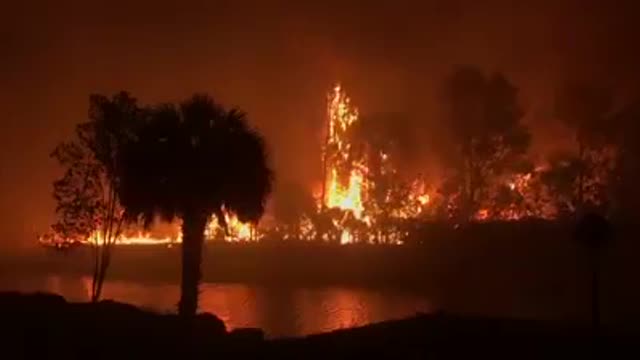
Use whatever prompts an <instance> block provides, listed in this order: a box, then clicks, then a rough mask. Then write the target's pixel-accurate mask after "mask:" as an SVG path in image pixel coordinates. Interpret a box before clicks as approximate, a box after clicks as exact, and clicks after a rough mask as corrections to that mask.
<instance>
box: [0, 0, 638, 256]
mask: <svg viewBox="0 0 640 360" xmlns="http://www.w3.org/2000/svg"><path fill="white" fill-rule="evenodd" d="M635 2H636V1H626V0H625V1H605V0H603V1H589V0H582V1H578V0H576V1H548V2H545V1H475V0H473V1H454V0H448V1H414V2H403V1H400V0H397V1H385V2H379V3H381V4H380V5H377V4H376V3H378V2H375V1H359V2H355V1H354V2H349V1H347V0H343V1H331V0H326V1H308V2H307V1H290V2H277V1H211V0H210V1H188V0H183V1H169V0H155V1H120V0H112V1H89V0H87V1H50V2H44V1H40V2H38V1H29V0H26V1H17V2H16V1H13V2H10V3H9V4H3V8H2V12H1V14H0V46H1V50H2V55H1V56H0V95H1V96H0V98H1V99H2V103H1V104H2V109H3V112H2V113H3V116H2V120H1V121H2V135H0V136H2V147H3V148H2V150H3V151H2V152H0V215H2V219H3V220H4V223H3V226H1V227H0V248H2V247H4V246H8V245H22V246H26V245H28V244H33V242H34V239H35V234H36V233H37V232H39V231H42V230H44V229H46V227H47V225H48V224H49V223H50V222H51V220H52V216H53V202H52V200H51V196H50V193H51V181H52V180H53V179H54V178H55V176H56V174H58V172H59V170H57V168H56V165H55V163H54V162H53V161H52V160H50V159H49V158H48V154H49V152H50V151H51V149H52V148H53V147H54V146H55V144H56V143H57V142H59V141H60V140H62V139H64V137H65V136H68V135H70V133H71V129H72V126H73V124H74V123H76V122H78V121H80V120H83V119H84V118H85V115H86V110H87V99H88V95H89V94H90V93H92V92H100V93H107V94H108V93H112V92H115V91H118V90H121V89H126V90H129V91H131V92H132V93H133V94H134V95H135V96H137V97H138V98H139V99H140V100H141V101H143V102H156V101H175V100H179V99H181V98H184V97H186V96H188V95H190V94H192V93H193V92H196V91H206V92H209V93H211V94H212V95H214V96H215V97H216V98H218V99H219V100H220V101H221V102H222V103H224V104H227V105H238V106H240V107H242V108H243V109H245V110H246V111H247V112H248V113H249V115H250V119H251V120H252V122H253V123H254V124H255V125H256V126H257V127H258V128H259V129H260V130H262V131H263V133H264V134H265V136H266V137H267V140H268V142H269V144H270V146H271V152H272V157H273V161H274V164H275V168H276V171H277V176H278V179H279V181H280V182H281V183H284V182H290V181H294V182H301V183H311V182H312V181H313V179H314V178H317V176H318V174H319V171H320V169H319V161H318V159H319V146H318V144H319V141H318V139H319V132H320V128H321V125H322V120H323V112H324V108H325V93H326V91H327V90H328V89H329V88H330V86H331V85H332V84H333V83H334V82H336V81H341V82H342V83H343V84H344V85H345V87H346V88H347V89H348V91H349V92H350V94H351V96H352V97H353V98H354V101H355V102H356V103H357V104H358V106H359V107H360V109H361V112H363V113H376V112H386V111H394V112H404V113H408V114H410V116H409V117H410V119H411V121H412V126H414V127H415V128H416V134H417V135H416V136H418V135H419V136H420V137H421V138H422V139H423V143H424V149H422V151H423V152H424V154H425V157H424V163H425V164H426V163H429V164H431V163H433V164H438V163H441V162H442V161H443V160H442V159H440V158H439V157H438V155H437V154H438V153H441V152H442V151H441V150H442V149H443V148H446V147H447V146H448V145H447V141H446V136H443V135H442V134H443V130H442V129H443V128H444V124H443V123H442V121H441V120H440V117H439V115H438V114H439V103H438V91H439V90H438V89H439V88H440V86H441V82H442V78H443V77H444V76H445V75H447V74H448V72H449V71H451V68H452V66H453V65H456V64H476V65H479V66H481V67H483V68H485V69H486V70H487V71H493V70H500V71H503V72H505V73H506V74H507V76H509V77H510V78H512V79H513V81H514V82H516V83H517V85H518V86H519V87H520V88H521V94H522V102H523V103H524V105H525V106H526V108H527V110H528V112H529V115H528V117H527V121H528V122H529V123H530V124H531V126H532V127H533V128H534V130H535V133H536V135H538V136H537V137H536V147H537V148H540V149H546V148H548V147H549V144H550V143H551V142H550V139H554V140H553V141H561V137H562V136H563V135H566V133H565V132H563V131H561V130H562V129H561V128H560V126H558V125H557V124H556V121H554V119H553V117H552V115H551V111H550V110H549V109H550V107H549V101H550V98H551V97H552V94H553V90H554V88H555V87H556V86H557V85H558V84H559V83H560V82H561V81H563V79H565V78H581V79H586V80H589V81H597V82H605V83H607V84H610V85H612V86H615V87H616V88H617V89H619V90H620V91H621V92H623V93H625V94H634V93H635V91H637V88H636V85H637V84H640V70H638V68H637V67H638V64H640V50H639V49H640V47H639V46H638V40H637V38H638V36H639V35H640V32H638V31H637V30H636V27H637V26H638V24H640V22H639V20H640V16H638V14H640V11H639V9H638V5H635V4H634V3H635ZM443 139H444V140H443ZM434 166H435V165H434Z"/></svg>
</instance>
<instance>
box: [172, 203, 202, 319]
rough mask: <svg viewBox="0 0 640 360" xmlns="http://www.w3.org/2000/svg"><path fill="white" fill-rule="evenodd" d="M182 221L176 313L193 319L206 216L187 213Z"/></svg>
mask: <svg viewBox="0 0 640 360" xmlns="http://www.w3.org/2000/svg"><path fill="white" fill-rule="evenodd" d="M182 221H183V222H182V283H181V289H180V290H181V294H180V303H179V304H178V313H179V314H180V315H181V316H183V317H185V318H193V317H194V316H195V315H196V311H197V309H198V284H199V283H200V263H201V261H202V245H203V242H204V230H205V227H206V225H207V216H206V215H203V214H200V213H198V212H189V213H186V214H185V215H184V218H183V220H182Z"/></svg>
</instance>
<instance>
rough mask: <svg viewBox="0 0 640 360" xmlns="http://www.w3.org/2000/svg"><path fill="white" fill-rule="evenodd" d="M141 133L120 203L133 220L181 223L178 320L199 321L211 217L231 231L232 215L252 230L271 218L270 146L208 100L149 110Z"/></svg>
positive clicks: (131, 151)
mask: <svg viewBox="0 0 640 360" xmlns="http://www.w3.org/2000/svg"><path fill="white" fill-rule="evenodd" d="M136 134H137V139H136V141H134V142H131V143H130V144H129V145H128V146H127V148H126V150H125V152H124V153H123V157H122V163H123V167H122V171H123V172H122V183H121V187H120V188H119V190H120V197H121V201H122V204H123V207H124V209H125V214H126V217H127V220H129V221H138V220H140V219H141V220H143V221H144V223H145V224H149V223H151V221H153V218H154V216H155V215H159V216H161V217H162V218H164V219H168V220H171V219H173V218H175V217H179V218H181V219H182V239H183V240H182V241H183V244H182V284H181V285H182V288H181V291H182V292H181V298H180V303H179V313H180V314H181V315H183V316H185V317H192V316H193V315H195V313H196V310H197V302H198V284H199V281H200V262H201V257H202V256H201V253H202V247H203V242H204V231H205V227H206V225H207V222H208V221H209V220H210V217H211V214H214V215H215V216H216V217H217V220H218V222H219V224H221V226H222V227H223V228H224V229H225V231H227V227H226V226H227V224H226V221H225V215H224V212H225V211H231V212H233V213H235V214H236V215H237V216H238V218H239V220H240V221H243V222H253V223H255V222H257V221H258V220H259V219H260V217H261V216H262V214H263V212H264V207H265V201H266V197H267V196H268V194H269V193H270V191H271V182H272V171H271V170H270V169H269V167H268V165H267V153H266V149H265V144H264V141H263V139H262V137H261V136H260V135H259V134H258V133H257V132H256V131H254V130H252V129H251V128H250V127H249V126H248V125H247V121H246V116H245V114H244V113H243V112H241V111H239V110H238V109H232V110H229V111H227V110H225V109H224V108H223V107H222V106H220V105H218V104H216V103H215V102H214V100H213V99H212V98H211V97H209V96H207V95H194V96H193V97H191V98H190V99H188V100H186V101H185V102H183V103H182V104H181V105H180V106H179V107H176V106H174V105H171V104H162V105H158V106H155V107H153V108H151V109H149V111H148V116H147V118H146V119H145V121H143V122H141V123H140V124H139V127H138V129H136Z"/></svg>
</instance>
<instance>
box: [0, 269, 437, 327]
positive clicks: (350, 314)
mask: <svg viewBox="0 0 640 360" xmlns="http://www.w3.org/2000/svg"><path fill="white" fill-rule="evenodd" d="M90 289H91V278H90V277H79V276H78V277H74V276H70V275H64V276H63V275H49V276H41V277H30V278H20V279H18V278H0V290H17V291H22V292H34V291H45V292H52V293H57V294H60V295H63V296H64V297H65V298H66V299H67V300H69V301H87V300H88V299H89V294H90ZM179 293H180V292H179V287H178V286H177V285H174V284H162V283H142V282H130V281H115V280H114V281H106V282H105V287H104V291H103V298H104V299H113V300H117V301H121V302H126V303H130V304H134V305H138V306H141V307H144V308H147V309H152V310H156V311H160V312H173V311H175V309H176V304H177V303H178V299H179ZM200 310H201V311H206V312H210V313H213V314H215V315H217V316H218V317H220V318H221V319H222V320H223V321H224V322H225V324H226V325H227V328H228V329H234V328H241V327H257V328H261V329H263V330H264V331H265V333H266V336H268V337H288V336H300V335H307V334H313V333H319V332H326V331H331V330H336V329H341V328H348V327H354V326H361V325H365V324H369V323H373V322H379V321H383V320H390V319H399V318H404V317H408V316H412V315H414V314H415V313H416V312H428V311H430V310H431V307H430V304H429V301H428V300H427V299H426V298H425V297H424V296H419V295H415V294H412V293H408V292H406V293H405V292H398V291H391V290H384V291H383V290H379V291H376V290H369V289H361V288H352V287H314V288H290V287H274V286H258V285H245V284H215V283H203V284H202V285H201V288H200Z"/></svg>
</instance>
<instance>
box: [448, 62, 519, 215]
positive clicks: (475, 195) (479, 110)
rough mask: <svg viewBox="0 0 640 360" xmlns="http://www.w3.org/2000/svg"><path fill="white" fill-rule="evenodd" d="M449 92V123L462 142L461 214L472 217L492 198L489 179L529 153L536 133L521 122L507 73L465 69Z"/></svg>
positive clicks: (451, 83) (451, 82)
mask: <svg viewBox="0 0 640 360" xmlns="http://www.w3.org/2000/svg"><path fill="white" fill-rule="evenodd" d="M445 90H446V92H445V96H446V100H447V102H448V104H449V106H450V111H449V119H448V120H449V124H450V127H451V131H452V133H453V136H454V139H455V140H456V141H457V142H458V144H459V145H460V155H461V156H460V157H461V160H462V161H461V163H460V169H459V170H460V173H461V174H463V176H461V178H460V181H461V184H459V187H460V188H461V193H462V204H461V209H460V214H461V216H462V217H463V220H465V221H466V220H468V219H469V217H470V216H472V215H473V214H474V213H475V211H477V207H478V204H479V203H480V202H481V200H482V198H483V197H486V196H487V194H486V185H487V182H488V181H489V180H490V179H491V178H492V177H495V176H498V175H500V174H502V173H503V172H505V171H506V170H507V167H508V166H509V164H513V163H514V162H516V161H517V160H518V159H519V158H520V157H522V156H523V155H524V154H525V152H526V151H527V149H528V146H529V143H530V134H529V131H528V130H527V128H526V127H525V126H523V125H522V124H521V122H520V120H521V118H522V116H523V111H522V109H521V108H520V105H519V104H518V99H517V95H518V91H517V88H516V87H515V86H513V85H512V84H511V83H510V82H509V80H508V79H506V78H505V77H504V75H502V74H499V73H495V74H493V75H491V76H490V77H487V76H486V75H485V74H484V73H483V72H482V71H481V70H480V69H478V68H475V67H471V66H463V67H459V68H457V69H456V70H455V71H454V73H453V74H452V75H451V77H449V79H448V80H447V83H446V87H445Z"/></svg>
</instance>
